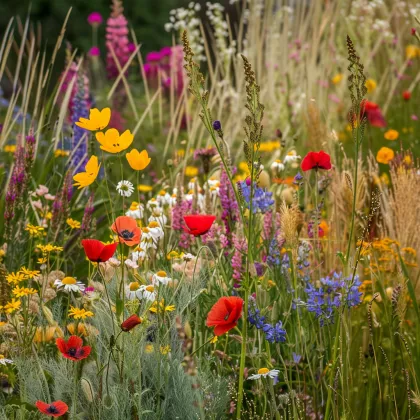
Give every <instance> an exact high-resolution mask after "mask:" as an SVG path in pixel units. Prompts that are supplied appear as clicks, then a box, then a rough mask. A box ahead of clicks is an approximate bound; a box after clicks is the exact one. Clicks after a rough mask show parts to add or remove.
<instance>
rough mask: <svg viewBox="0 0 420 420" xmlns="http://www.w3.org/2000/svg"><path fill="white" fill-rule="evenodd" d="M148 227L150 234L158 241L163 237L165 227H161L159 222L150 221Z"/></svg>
mask: <svg viewBox="0 0 420 420" xmlns="http://www.w3.org/2000/svg"><path fill="white" fill-rule="evenodd" d="M147 229H149V232H150V234H151V235H152V237H153V239H155V240H156V241H158V240H159V239H160V238H163V235H164V233H163V229H162V228H161V227H160V224H159V223H158V222H153V221H152V222H150V223H149V225H148V226H147Z"/></svg>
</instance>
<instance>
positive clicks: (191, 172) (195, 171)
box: [185, 166, 198, 178]
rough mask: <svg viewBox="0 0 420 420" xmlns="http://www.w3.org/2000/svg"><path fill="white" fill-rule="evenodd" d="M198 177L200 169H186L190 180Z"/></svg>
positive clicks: (193, 167)
mask: <svg viewBox="0 0 420 420" xmlns="http://www.w3.org/2000/svg"><path fill="white" fill-rule="evenodd" d="M197 175H198V168H196V167H195V166H187V167H186V168H185V176H188V177H189V178H193V177H195V176H197Z"/></svg>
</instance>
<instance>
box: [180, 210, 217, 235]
mask: <svg viewBox="0 0 420 420" xmlns="http://www.w3.org/2000/svg"><path fill="white" fill-rule="evenodd" d="M215 220H216V216H212V215H210V214H189V215H188V216H184V221H185V224H186V225H187V226H188V228H186V227H184V230H185V232H187V233H189V234H191V235H194V236H201V235H204V234H205V233H207V232H208V231H209V230H210V228H211V225H212V224H213V222H214V221H215Z"/></svg>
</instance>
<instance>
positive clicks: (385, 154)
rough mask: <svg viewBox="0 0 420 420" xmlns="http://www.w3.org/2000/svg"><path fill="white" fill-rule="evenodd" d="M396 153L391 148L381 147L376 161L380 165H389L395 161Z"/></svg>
mask: <svg viewBox="0 0 420 420" xmlns="http://www.w3.org/2000/svg"><path fill="white" fill-rule="evenodd" d="M394 156H395V154H394V151H393V150H392V149H390V148H389V147H381V148H380V149H379V151H378V154H377V155H376V160H377V161H378V162H379V163H384V164H385V165H386V164H388V163H389V162H390V161H391V160H392V159H394Z"/></svg>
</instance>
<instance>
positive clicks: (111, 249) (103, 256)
mask: <svg viewBox="0 0 420 420" xmlns="http://www.w3.org/2000/svg"><path fill="white" fill-rule="evenodd" d="M117 246H118V242H114V243H113V244H109V245H105V246H104V248H103V250H102V252H101V253H100V255H99V259H100V262H106V261H108V260H109V259H110V258H111V257H112V256H113V255H114V254H115V251H116V249H117Z"/></svg>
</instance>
